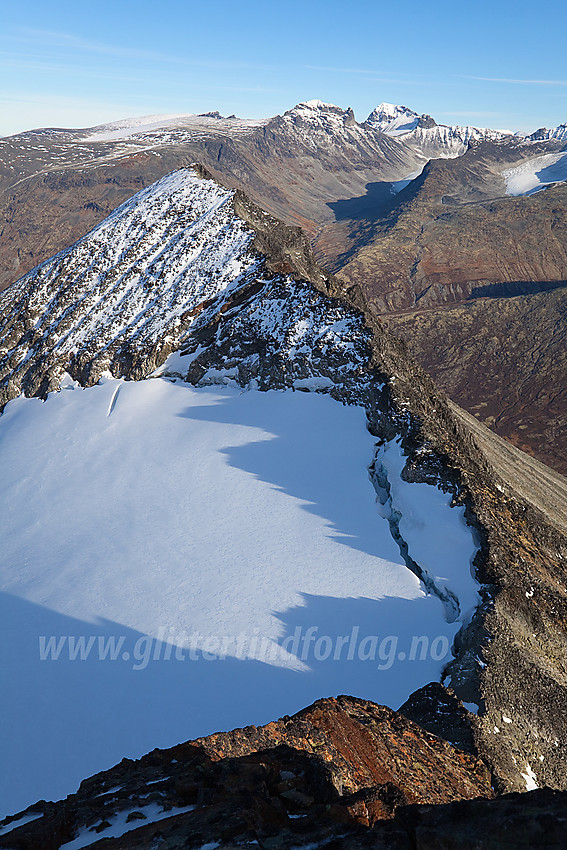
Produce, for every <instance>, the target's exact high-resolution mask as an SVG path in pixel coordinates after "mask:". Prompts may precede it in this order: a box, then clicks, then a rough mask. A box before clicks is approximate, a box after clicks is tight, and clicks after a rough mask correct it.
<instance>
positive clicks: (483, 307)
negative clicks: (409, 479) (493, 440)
mask: <svg viewBox="0 0 567 850" xmlns="http://www.w3.org/2000/svg"><path fill="white" fill-rule="evenodd" d="M383 321H384V322H385V324H386V325H387V327H388V328H389V329H390V330H391V331H392V332H393V333H394V334H396V335H397V336H401V337H402V338H404V339H405V340H406V341H407V343H408V345H409V346H410V348H411V350H412V353H413V355H414V356H415V357H416V358H417V360H419V362H420V363H421V364H422V365H423V366H424V367H425V369H427V371H428V372H429V373H430V375H431V376H432V377H433V378H434V380H435V381H436V382H437V384H438V385H439V386H440V387H442V389H444V390H445V392H446V393H447V394H448V395H449V396H451V398H452V399H454V400H455V401H456V402H457V403H458V404H460V405H461V407H464V408H465V409H466V410H468V411H470V412H471V413H474V415H475V416H477V417H478V418H479V419H480V420H481V421H483V422H484V423H485V424H486V425H488V426H489V427H491V428H493V429H494V430H495V431H496V432H497V433H499V434H500V435H501V436H503V437H506V438H507V439H508V440H510V441H511V442H512V443H514V445H516V446H518V447H519V448H521V449H523V451H526V452H528V453H529V454H533V455H535V456H536V457H538V458H539V459H540V460H542V461H544V463H547V464H548V465H549V466H550V467H552V468H554V469H557V470H559V471H560V472H562V473H563V474H565V473H567V382H566V380H565V379H566V376H567V287H563V288H561V289H556V290H555V291H553V292H540V293H536V294H533V295H524V296H521V297H517V296H516V297H513V298H480V299H475V300H471V301H467V302H464V303H462V304H458V305H450V306H449V305H448V306H447V307H446V308H443V309H439V308H432V309H428V310H412V311H407V312H403V313H391V314H389V315H387V316H384V317H383Z"/></svg>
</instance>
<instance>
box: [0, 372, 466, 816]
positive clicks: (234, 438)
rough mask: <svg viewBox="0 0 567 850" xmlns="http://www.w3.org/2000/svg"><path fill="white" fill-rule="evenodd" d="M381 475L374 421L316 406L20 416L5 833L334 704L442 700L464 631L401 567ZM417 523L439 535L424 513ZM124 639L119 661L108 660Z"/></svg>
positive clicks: (315, 398)
mask: <svg viewBox="0 0 567 850" xmlns="http://www.w3.org/2000/svg"><path fill="white" fill-rule="evenodd" d="M117 390H118V395H117V396H116V392H117ZM109 412H110V415H109ZM373 453H374V440H373V438H372V437H371V435H370V434H369V433H368V431H367V430H366V427H365V415H364V411H363V410H362V409H361V408H357V407H349V406H343V405H340V404H337V403H336V402H335V401H333V400H332V399H330V398H329V397H328V396H324V395H320V394H316V393H304V392H296V393H293V392H290V391H287V392H268V393H259V392H255V391H250V392H246V393H242V392H240V391H238V390H231V389H224V390H218V389H215V390H213V389H201V390H194V389H190V388H188V387H187V385H184V384H176V385H174V384H172V383H170V382H168V381H165V380H161V379H154V380H147V381H142V382H120V381H116V380H106V381H103V383H102V384H101V385H98V386H95V387H91V388H89V389H86V390H81V389H80V388H75V389H73V388H67V389H64V390H62V391H61V392H60V393H55V394H51V395H50V396H49V397H48V399H47V401H46V402H43V403H42V402H41V401H39V400H37V399H24V398H20V399H16V400H14V401H12V402H10V404H9V405H8V406H7V408H6V410H5V412H4V414H3V416H2V417H1V418H0V464H1V466H2V469H3V493H4V498H3V500H2V507H1V509H0V523H1V524H2V528H3V529H4V534H3V545H2V553H1V555H0V563H1V574H2V585H3V589H4V593H3V594H2V596H1V602H2V616H1V617H0V623H1V629H2V639H1V643H0V645H1V647H2V650H1V651H2V654H3V658H2V669H3V672H4V675H5V676H6V688H5V689H4V693H5V695H10V699H5V702H4V706H3V716H4V722H3V724H2V732H1V734H2V737H3V743H2V751H3V759H4V761H3V778H4V784H3V787H2V792H1V794H0V797H1V798H2V802H3V807H4V811H14V810H18V809H21V808H23V807H24V806H26V805H28V804H29V803H31V802H32V801H34V800H36V799H38V798H42V797H47V798H51V797H52V796H53V795H55V796H62V795H64V794H66V793H69V792H71V791H73V789H74V788H75V787H76V785H77V784H78V783H79V781H80V780H81V779H82V778H83V777H84V776H85V775H89V774H90V773H93V772H95V771H97V770H100V769H103V768H106V767H109V766H110V765H112V764H113V763H115V762H117V761H119V760H120V759H121V758H122V757H123V756H125V755H127V756H140V755H142V754H143V753H144V752H146V751H147V750H149V749H152V748H153V747H156V746H169V745H172V744H174V743H176V742H178V741H180V740H185V739H188V738H191V737H196V736H198V735H202V734H206V733H208V732H212V731H215V730H218V729H227V728H232V727H234V726H238V725H246V724H249V723H263V722H267V721H269V720H270V719H272V718H274V717H277V716H280V715H281V714H283V713H291V712H293V711H295V710H298V709H299V708H301V706H303V705H306V704H308V703H309V702H311V701H313V700H314V699H316V698H318V697H319V696H321V694H323V693H324V694H337V693H341V692H343V691H347V692H348V693H352V694H354V695H358V696H361V697H367V698H370V699H374V700H376V701H377V702H382V703H387V704H389V705H391V706H395V707H397V706H398V705H399V704H400V703H401V702H403V700H404V699H405V698H406V697H407V695H408V694H409V693H410V692H411V691H412V690H414V689H415V688H417V687H419V686H421V685H423V684H425V683H427V682H429V681H431V680H434V679H439V677H440V675H441V672H442V668H443V666H444V664H445V663H446V662H447V661H448V660H449V658H450V652H449V647H450V644H451V643H452V640H453V638H454V635H455V633H456V631H457V629H458V627H459V625H460V624H459V623H447V622H446V618H445V616H444V608H443V605H442V604H441V603H440V601H439V599H437V598H436V596H435V595H432V594H428V593H427V592H426V590H425V588H424V586H423V584H422V583H421V582H420V581H419V579H418V578H417V577H416V576H415V575H414V574H413V573H412V572H411V571H410V570H408V569H407V568H406V566H405V563H404V561H403V559H401V558H400V554H399V550H398V547H397V545H396V543H395V542H394V540H393V539H392V537H391V534H390V529H389V525H388V522H387V520H386V519H382V518H381V516H380V514H379V513H378V511H377V510H376V505H375V497H374V491H373V488H372V485H371V483H370V481H369V479H368V472H367V467H368V465H369V463H370V462H371V460H372V456H373ZM408 486H409V485H408ZM423 487H424V489H426V490H427V491H428V493H429V494H430V496H431V498H432V499H433V500H435V498H436V497H435V493H436V488H433V487H426V486H425V485H423ZM417 513H418V514H419V518H420V520H419V521H421V523H422V525H423V526H424V527H426V526H427V523H428V522H429V521H430V517H431V516H432V514H431V507H430V504H429V503H428V500H427V499H426V498H425V499H424V500H423V502H422V503H421V505H420V506H419V510H418V511H417ZM445 513H446V516H445V517H444V519H443V528H444V530H446V528H447V527H453V528H454V534H455V535H456V536H457V537H459V536H461V537H462V538H463V541H464V545H465V546H466V540H467V539H470V530H469V529H467V528H465V527H464V526H462V527H461V519H460V517H459V515H458V514H457V513H455V512H454V511H453V510H451V509H449V508H447V510H446V512H445ZM413 521H414V522H415V521H416V518H415V516H414V520H413ZM436 521H437V520H436ZM443 533H445V531H444V532H443ZM42 636H43V637H44V638H45V640H44V641H43V644H42V643H41V637H42ZM81 636H83V638H84V643H83V645H82V647H83V648H82V650H81V644H80V642H79V643H77V640H79V641H80V637H81ZM341 636H344V637H345V638H347V639H348V640H345V641H343V648H342V650H340V649H337V647H338V646H339V641H338V639H339V637H341ZM414 636H425V640H426V651H425V654H423V655H422V645H421V644H420V649H419V653H418V654H417V656H416V657H415V658H413V659H412V658H411V652H412V639H413V637H414ZM51 637H53V639H54V647H53V652H52V653H51V655H50V653H49V650H46V641H49V639H50V638H51ZM323 638H324V640H323V641H322V642H319V643H317V641H319V640H320V639H323ZM112 639H114V641H115V646H116V643H117V642H118V651H117V652H116V653H115V659H116V660H114V661H112V660H110V656H109V655H107V657H106V660H101V655H100V653H101V646H102V647H107V648H108V646H109V645H110V643H109V642H111V640H112ZM122 639H123V640H122ZM160 639H161V641H164V642H168V641H169V642H170V644H171V645H170V648H169V650H166V649H165V647H164V646H163V645H162V644H161V643H160ZM121 640H122V643H119V642H120V641H121ZM61 641H62V643H60V642H61ZM89 644H90V646H91V648H90V650H89V651H87V647H88V646H89ZM278 644H280V645H281V644H283V645H284V647H285V651H283V652H281V653H279V654H278V653H275V654H270V652H271V650H273V649H274V648H277V645H278ZM57 645H60V646H61V650H60V655H59V658H58V660H55V657H54V653H55V656H56V655H57V652H56V650H55V647H56V646H57ZM42 646H43V651H44V655H46V659H45V660H43V661H41V660H40V651H41V648H42ZM77 647H78V649H77ZM329 647H330V649H329ZM73 652H74V653H76V659H77V660H75V661H72V660H70V657H72V655H73ZM336 653H338V655H336V658H335V654H336ZM398 653H405V654H406V660H401V659H402V655H400V656H399V659H398ZM81 655H83V656H85V657H84V660H80V658H81ZM50 659H51V660H50ZM40 715H41V720H40ZM85 729H88V730H89V733H88V734H87V735H85Z"/></svg>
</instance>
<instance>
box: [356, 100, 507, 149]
mask: <svg viewBox="0 0 567 850" xmlns="http://www.w3.org/2000/svg"><path fill="white" fill-rule="evenodd" d="M366 124H367V125H368V126H370V127H373V128H374V129H376V130H380V132H382V133H384V134H385V135H387V136H396V137H398V138H403V141H404V142H409V143H411V144H415V145H416V146H418V147H419V148H422V149H423V150H424V152H425V153H426V154H427V155H428V156H449V157H453V156H460V155H461V154H462V153H464V152H465V150H466V148H467V147H468V145H469V143H470V142H471V141H497V140H498V139H502V138H505V137H506V136H511V135H512V133H511V131H510V130H490V129H484V128H480V127H471V126H456V125H455V126H450V125H447V124H437V122H436V121H435V120H434V119H433V118H431V116H430V115H418V113H417V112H414V110H413V109H409V108H408V107H407V106H397V105H395V104H393V103H381V104H380V105H379V106H377V107H376V109H374V110H373V112H371V113H370V115H369V116H368V118H367V120H366Z"/></svg>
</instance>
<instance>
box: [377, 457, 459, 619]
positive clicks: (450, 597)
mask: <svg viewBox="0 0 567 850" xmlns="http://www.w3.org/2000/svg"><path fill="white" fill-rule="evenodd" d="M369 472H370V480H371V482H372V485H373V487H374V489H375V490H376V495H377V497H378V501H379V503H380V505H381V507H382V515H383V516H384V518H385V519H387V520H388V524H389V526H390V532H391V534H392V537H393V538H394V540H395V541H396V543H397V545H398V548H399V550H400V555H401V556H402V558H403V559H404V563H405V565H406V567H407V568H408V570H411V572H412V573H415V575H416V576H417V577H418V579H419V580H420V581H422V582H423V584H424V585H425V587H426V588H427V590H428V592H429V593H432V594H433V595H434V596H437V597H438V598H439V599H440V600H441V602H442V603H443V607H444V609H445V618H446V620H447V622H448V623H454V622H455V621H456V620H458V619H459V615H460V613H461V606H460V605H459V600H458V599H457V597H456V596H455V594H454V593H453V592H452V591H450V590H444V589H443V588H441V587H439V586H438V585H437V583H436V581H435V578H434V577H433V576H432V575H431V574H430V573H429V572H428V571H427V569H425V568H424V567H422V566H420V564H418V563H417V561H414V559H413V558H412V557H411V555H410V553H409V546H408V542H407V540H405V539H404V537H403V535H402V533H401V532H400V520H401V519H402V514H401V513H400V511H399V510H398V509H397V508H396V507H395V506H394V504H393V501H392V488H391V485H390V481H389V480H388V473H387V471H386V467H385V466H384V464H383V463H381V461H380V457H379V453H378V454H377V455H376V458H375V459H374V461H373V462H372V464H371V466H370V467H369Z"/></svg>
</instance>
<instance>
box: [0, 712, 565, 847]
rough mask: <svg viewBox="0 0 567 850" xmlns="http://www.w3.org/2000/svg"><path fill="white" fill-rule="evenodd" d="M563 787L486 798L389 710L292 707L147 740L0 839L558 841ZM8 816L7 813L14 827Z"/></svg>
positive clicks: (349, 843) (454, 753) (354, 843)
mask: <svg viewBox="0 0 567 850" xmlns="http://www.w3.org/2000/svg"><path fill="white" fill-rule="evenodd" d="M566 804H567V793H566V792H553V791H550V790H545V791H536V792H532V793H529V794H509V795H506V796H504V797H501V798H497V799H494V794H493V791H492V788H491V782H490V775H489V772H488V770H487V769H486V767H485V765H483V763H482V762H481V761H480V760H478V759H476V758H475V757H474V756H471V755H467V754H466V753H464V752H461V751H459V750H457V749H454V748H453V747H452V746H450V745H449V744H447V743H445V742H444V741H441V740H440V739H439V738H436V737H435V736H433V735H431V734H430V733H428V732H426V731H425V730H424V729H422V728H421V727H419V726H418V725H417V724H415V723H413V722H412V721H410V720H408V719H406V718H404V717H403V716H402V715H400V714H397V713H395V712H393V711H391V710H390V709H387V708H385V707H383V706H378V705H375V704H373V703H370V702H366V701H364V700H359V699H354V698H352V697H338V698H337V699H323V700H319V701H318V702H316V703H315V704H314V705H312V706H310V707H309V708H307V709H305V710H303V711H301V712H299V713H298V714H296V715H295V716H294V717H284V718H282V719H281V720H278V721H276V722H274V723H270V724H268V725H267V726H264V727H260V728H256V727H254V726H249V727H247V728H245V729H235V730H234V731H232V732H226V733H218V734H216V735H211V736H210V737H208V738H201V739H198V740H196V741H190V742H188V743H186V744H180V745H179V746H177V747H173V748H171V749H169V750H155V751H154V752H152V753H149V754H148V755H147V756H144V757H143V758H142V759H140V760H139V761H129V760H127V759H124V761H122V762H121V763H120V764H119V765H117V766H116V767H114V768H112V770H108V771H106V772H104V773H100V774H98V775H97V776H93V777H91V778H90V779H87V780H85V781H84V782H83V783H82V784H81V787H80V788H79V790H78V792H77V793H76V794H74V795H71V796H70V797H68V798H67V799H66V800H63V801H62V802H60V803H45V802H40V803H38V804H36V805H34V806H31V807H30V809H29V810H27V812H25V813H22V814H21V815H18V816H15V817H14V818H8V819H6V820H5V821H4V822H3V824H2V825H1V826H0V847H6V848H12V850H37V848H42V850H58V848H61V847H69V848H79V847H86V846H89V847H93V848H98V847H100V848H101V850H102V848H103V847H104V848H108V850H130V848H136V850H144V848H145V849H146V850H150V848H154V850H158V848H163V850H166V848H168V850H176V848H180V849H181V848H187V850H197V848H199V850H202V848H209V850H213V848H220V850H233V848H237V847H251V846H256V847H257V846H260V847H262V848H266V850H278V848H280V849H281V850H291V848H300V847H305V848H307V847H310V848H312V847H316V846H317V847H322V846H329V847H331V846H332V847H334V848H345V850H346V848H355V850H356V848H383V850H406V849H407V850H410V848H412V850H415V848H418V850H428V848H439V847H445V848H448V850H450V848H471V850H473V848H474V850H483V848H487V850H488V848H491V850H492V848H496V849H497V848H504V847H531V848H534V847H538V848H551V847H559V846H563V843H564V840H565V837H566V828H565V823H564V817H563V815H564V812H565V805H566ZM18 824H20V826H18Z"/></svg>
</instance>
